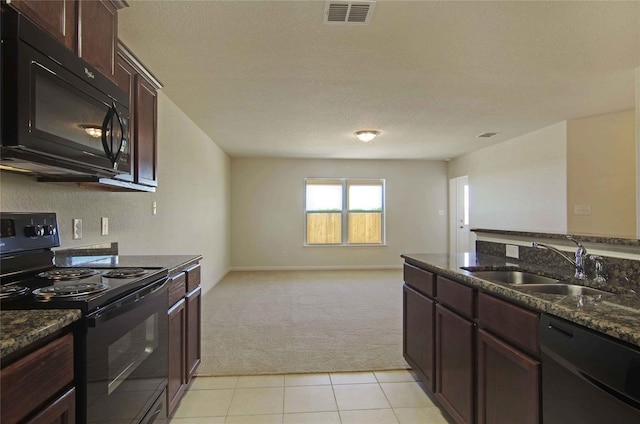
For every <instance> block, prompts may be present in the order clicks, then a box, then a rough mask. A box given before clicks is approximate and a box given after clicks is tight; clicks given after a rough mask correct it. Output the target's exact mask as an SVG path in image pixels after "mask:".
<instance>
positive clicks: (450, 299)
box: [436, 275, 474, 318]
mask: <svg viewBox="0 0 640 424" xmlns="http://www.w3.org/2000/svg"><path fill="white" fill-rule="evenodd" d="M436 290H437V293H438V296H437V299H438V302H439V303H441V304H443V305H446V306H448V307H449V308H450V309H453V310H454V311H456V312H458V313H459V314H461V315H464V316H466V317H468V318H473V301H474V290H473V288H472V287H468V286H465V285H464V284H460V283H457V282H455V281H452V280H449V279H448V278H444V277H442V276H440V275H439V276H438V279H437V289H436Z"/></svg>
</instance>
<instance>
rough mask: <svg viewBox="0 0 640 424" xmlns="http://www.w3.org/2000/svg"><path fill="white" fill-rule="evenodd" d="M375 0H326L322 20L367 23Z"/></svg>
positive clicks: (326, 21)
mask: <svg viewBox="0 0 640 424" xmlns="http://www.w3.org/2000/svg"><path fill="white" fill-rule="evenodd" d="M375 5H376V2H375V1H327V2H325V6H324V22H325V23H328V24H368V23H369V21H370V20H371V15H372V14H373V8H374V6H375Z"/></svg>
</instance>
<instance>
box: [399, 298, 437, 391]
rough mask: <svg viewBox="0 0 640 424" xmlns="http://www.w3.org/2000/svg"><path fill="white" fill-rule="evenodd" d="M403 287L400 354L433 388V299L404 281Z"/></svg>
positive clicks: (424, 381)
mask: <svg viewBox="0 0 640 424" xmlns="http://www.w3.org/2000/svg"><path fill="white" fill-rule="evenodd" d="M403 290H404V296H403V300H404V309H403V310H404V312H403V329H404V331H403V354H404V357H405V359H406V361H407V362H408V363H409V364H410V365H411V367H412V368H414V369H416V371H418V373H419V375H420V377H421V379H422V380H423V381H422V382H423V383H424V384H425V385H426V386H427V387H428V388H429V389H430V390H431V391H432V392H433V391H435V380H434V378H433V377H434V370H435V363H434V310H435V302H434V301H433V300H431V299H429V298H428V297H426V296H423V295H422V294H420V293H418V292H417V291H415V290H413V289H411V288H410V287H408V286H406V285H405V286H404V287H403Z"/></svg>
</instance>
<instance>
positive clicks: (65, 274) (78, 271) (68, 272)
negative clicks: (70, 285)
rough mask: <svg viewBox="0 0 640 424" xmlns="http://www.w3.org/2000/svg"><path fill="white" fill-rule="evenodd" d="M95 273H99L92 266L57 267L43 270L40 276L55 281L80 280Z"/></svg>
mask: <svg viewBox="0 0 640 424" xmlns="http://www.w3.org/2000/svg"><path fill="white" fill-rule="evenodd" d="M95 274H97V271H96V270H93V269H91V268H56V269H51V270H49V271H45V272H41V273H40V274H38V277H40V278H45V279H47V280H55V281H58V280H78V279H80V278H86V277H91V276H92V275H95Z"/></svg>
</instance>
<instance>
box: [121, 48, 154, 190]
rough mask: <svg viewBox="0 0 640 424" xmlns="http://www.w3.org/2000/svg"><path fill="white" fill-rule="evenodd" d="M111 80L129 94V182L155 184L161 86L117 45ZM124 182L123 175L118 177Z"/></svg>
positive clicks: (137, 61)
mask: <svg viewBox="0 0 640 424" xmlns="http://www.w3.org/2000/svg"><path fill="white" fill-rule="evenodd" d="M115 81H116V83H117V84H118V86H120V88H122V89H123V90H125V91H126V92H128V93H129V103H130V108H129V112H130V115H131V121H130V126H129V127H130V131H131V142H132V148H131V152H132V155H133V176H132V180H128V181H133V182H135V183H137V184H142V185H146V186H151V187H156V186H157V185H158V134H157V131H158V130H157V128H158V95H157V90H158V89H160V88H161V87H162V83H160V81H158V79H157V78H156V77H155V76H154V75H153V74H151V72H150V71H149V70H148V69H147V68H146V67H145V66H144V65H143V64H142V63H141V62H140V61H139V60H138V58H137V57H136V56H135V55H134V54H133V53H132V52H131V51H130V50H129V49H128V48H127V47H126V46H125V45H124V44H122V43H119V44H118V56H117V62H116V72H115ZM117 178H118V179H126V176H118V177H117Z"/></svg>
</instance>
